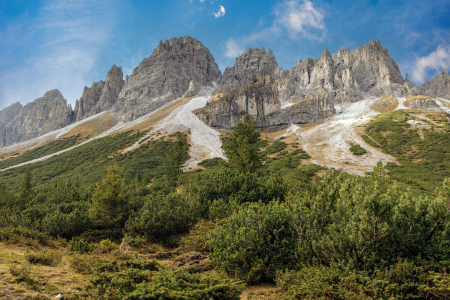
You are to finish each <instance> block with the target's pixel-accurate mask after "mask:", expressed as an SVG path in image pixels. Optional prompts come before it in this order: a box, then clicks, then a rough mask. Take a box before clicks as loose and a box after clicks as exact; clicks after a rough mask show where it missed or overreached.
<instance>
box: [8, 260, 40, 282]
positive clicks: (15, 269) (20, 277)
mask: <svg viewBox="0 0 450 300" xmlns="http://www.w3.org/2000/svg"><path fill="white" fill-rule="evenodd" d="M9 273H10V274H11V275H13V276H14V277H15V278H16V280H17V281H19V282H26V283H27V284H28V285H31V286H33V285H35V284H37V283H38V281H37V280H36V278H34V276H33V275H34V274H33V273H34V272H33V269H32V268H31V266H30V265H29V264H24V265H11V266H10V267H9Z"/></svg>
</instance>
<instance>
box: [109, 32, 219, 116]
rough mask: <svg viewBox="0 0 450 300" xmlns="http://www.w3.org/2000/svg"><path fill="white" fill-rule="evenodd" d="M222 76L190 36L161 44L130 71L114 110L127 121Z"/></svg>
mask: <svg viewBox="0 0 450 300" xmlns="http://www.w3.org/2000/svg"><path fill="white" fill-rule="evenodd" d="M220 76H221V72H220V70H219V67H218V66H217V64H216V62H215V60H214V57H213V56H212V55H211V53H210V52H209V50H208V49H207V48H206V47H205V46H203V44H202V43H200V42H199V41H197V40H196V39H194V38H191V37H182V38H179V39H177V38H173V39H170V40H168V41H165V42H162V41H161V42H160V43H159V45H158V47H156V49H155V50H154V51H153V54H152V55H151V56H150V57H148V58H145V59H144V60H143V61H142V62H141V63H140V64H139V66H138V67H136V68H135V69H134V70H133V73H132V74H131V75H130V77H129V78H128V80H127V81H126V83H125V85H124V87H123V89H122V91H121V92H120V96H119V100H118V101H117V103H116V105H114V108H113V110H114V111H115V112H117V113H118V114H119V115H121V116H123V117H124V119H126V120H134V119H136V118H138V117H140V116H143V115H144V114H147V113H149V112H151V111H153V110H156V109H158V108H160V107H161V106H163V105H165V104H167V103H169V102H170V101H173V100H175V99H177V98H180V97H182V96H183V95H184V94H185V93H186V92H187V91H188V89H189V87H190V86H191V82H192V86H194V87H195V86H210V85H212V82H213V81H217V80H218V79H219V78H220Z"/></svg>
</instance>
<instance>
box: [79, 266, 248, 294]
mask: <svg viewBox="0 0 450 300" xmlns="http://www.w3.org/2000/svg"><path fill="white" fill-rule="evenodd" d="M89 280H90V282H91V284H90V286H89V287H88V288H90V289H92V290H93V291H95V293H96V295H97V296H98V297H99V298H102V299H124V298H127V299H167V300H170V299H174V300H175V299H177V300H197V299H198V300H203V299H220V300H238V299H239V295H240V294H241V293H242V291H243V290H244V288H245V286H244V285H243V284H242V283H240V282H235V281H232V280H230V279H222V278H218V277H216V276H214V275H210V274H209V275H203V274H198V273H196V272H195V271H193V270H190V269H180V270H177V271H170V270H168V269H165V268H164V267H162V266H160V265H159V264H157V263H154V262H151V261H150V262H136V261H135V260H134V261H125V262H123V263H122V264H121V265H118V264H117V263H116V264H114V263H111V262H109V263H105V264H103V265H102V266H99V267H98V268H97V272H96V273H95V274H94V276H92V277H91V278H90V279H89Z"/></svg>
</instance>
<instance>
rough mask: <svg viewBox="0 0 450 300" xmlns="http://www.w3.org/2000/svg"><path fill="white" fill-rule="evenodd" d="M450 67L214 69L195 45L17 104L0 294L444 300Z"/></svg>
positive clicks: (1, 172)
mask: <svg viewBox="0 0 450 300" xmlns="http://www.w3.org/2000/svg"><path fill="white" fill-rule="evenodd" d="M448 76H449V75H448V72H443V73H441V74H440V75H439V76H438V77H436V78H435V79H433V80H431V81H429V82H427V83H426V84H424V85H423V87H418V86H416V85H415V84H413V83H411V82H410V81H409V79H408V77H407V78H405V79H403V77H402V75H401V73H400V69H399V67H398V65H397V64H396V63H395V61H394V60H393V59H392V58H391V57H390V56H389V52H388V50H387V49H386V48H384V46H382V45H381V44H380V42H379V41H376V40H373V41H371V42H369V43H368V44H366V45H362V46H359V47H357V48H356V49H354V50H350V49H342V50H339V51H338V52H337V53H334V54H333V55H331V54H330V53H329V52H328V50H327V49H324V51H323V52H322V54H321V55H320V56H319V57H317V58H307V59H304V60H299V61H297V63H296V64H295V66H294V67H293V68H292V69H290V70H284V69H282V68H279V67H278V64H277V61H276V58H275V55H274V54H273V52H272V51H271V50H268V51H266V50H265V49H264V48H262V49H256V48H254V49H248V50H247V51H245V52H244V53H243V54H242V55H241V56H240V57H238V58H237V59H236V63H235V65H234V66H232V67H229V68H226V70H225V72H224V73H223V74H221V72H220V71H219V69H218V66H217V64H216V62H215V60H214V58H213V56H212V55H211V53H210V52H209V50H208V49H207V48H206V47H205V46H203V44H201V43H200V42H199V41H197V40H195V39H193V38H190V37H185V38H179V39H176V38H174V39H170V40H168V41H165V42H162V41H161V42H160V43H159V45H158V46H157V48H156V49H155V50H154V51H153V54H152V55H151V56H150V57H148V58H145V59H144V60H143V61H142V62H141V63H140V64H139V66H137V67H136V68H135V69H134V70H133V74H132V75H131V76H127V77H125V79H124V78H123V74H122V69H121V67H116V66H115V65H114V66H113V68H111V70H110V71H109V72H108V74H107V77H106V79H105V81H99V82H95V83H93V84H92V86H91V87H85V89H84V90H83V94H82V97H81V98H80V100H78V101H77V105H76V107H75V109H74V110H72V108H71V107H69V106H67V104H66V102H65V101H66V100H65V99H64V98H63V96H62V95H61V93H60V92H59V91H57V90H53V91H50V92H48V93H46V94H45V95H44V97H41V98H39V99H37V100H36V101H35V102H32V103H30V104H27V105H25V106H21V105H20V104H18V103H15V104H14V105H13V106H11V107H9V108H8V109H6V110H4V111H3V112H1V113H0V115H1V117H2V122H1V123H0V126H3V127H1V128H0V129H1V130H2V131H1V133H2V134H3V135H2V137H3V144H2V145H3V146H4V147H3V148H0V195H1V197H0V298H6V299H54V298H55V297H57V295H59V294H61V296H60V297H62V298H63V299H83V298H88V299H186V300H188V299H189V300H192V299H199V300H200V299H227V300H228V299H230V300H231V299H233V300H234V299H273V300H276V299H413V298H417V299H450V291H449V289H448V286H449V283H450V282H449V277H448V268H449V265H448V257H449V255H450V246H449V243H448V240H449V238H450V236H449V233H450V231H449V229H450V205H449V203H450V202H449V201H450V199H449V195H450V190H449V188H450V186H449V183H450V181H449V177H450V159H449V154H450V153H449V152H450V148H449V147H450V146H449V145H450V122H449V121H450V100H448V99H447V98H446V97H447V95H448V92H447V88H448V86H447V77H448ZM18 133H20V135H18ZM13 136H14V138H12V137H13Z"/></svg>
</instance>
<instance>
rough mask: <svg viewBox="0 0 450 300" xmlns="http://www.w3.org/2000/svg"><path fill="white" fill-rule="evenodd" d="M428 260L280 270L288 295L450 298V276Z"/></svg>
mask: <svg viewBox="0 0 450 300" xmlns="http://www.w3.org/2000/svg"><path fill="white" fill-rule="evenodd" d="M436 269H438V271H440V270H439V268H436V266H433V264H430V263H429V262H428V261H417V260H416V259H414V260H412V261H408V260H399V261H398V262H397V263H395V264H393V265H390V266H389V267H385V268H380V269H375V270H374V271H373V272H367V271H357V270H350V269H349V268H340V267H338V266H333V267H325V266H322V267H306V268H303V269H302V270H300V271H292V270H290V271H289V270H286V271H285V272H283V273H281V272H280V273H279V274H278V276H277V283H278V285H279V286H281V287H282V288H284V289H285V290H286V291H287V293H288V297H287V299H448V298H449V297H450V289H449V288H448V286H449V284H450V278H449V277H448V274H447V273H441V272H436Z"/></svg>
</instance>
